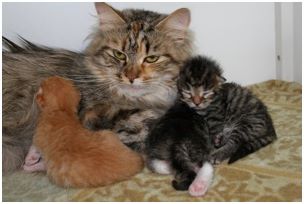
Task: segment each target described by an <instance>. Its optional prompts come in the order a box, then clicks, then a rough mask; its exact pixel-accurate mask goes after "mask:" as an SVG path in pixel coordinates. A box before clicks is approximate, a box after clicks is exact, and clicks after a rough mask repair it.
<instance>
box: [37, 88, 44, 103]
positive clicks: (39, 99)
mask: <svg viewBox="0 0 304 204" xmlns="http://www.w3.org/2000/svg"><path fill="white" fill-rule="evenodd" d="M36 101H37V104H38V105H39V106H40V107H41V108H43V107H44V101H45V100H44V96H43V90H42V88H41V87H40V88H39V90H38V92H37V94H36Z"/></svg>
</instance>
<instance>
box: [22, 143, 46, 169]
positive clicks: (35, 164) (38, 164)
mask: <svg viewBox="0 0 304 204" xmlns="http://www.w3.org/2000/svg"><path fill="white" fill-rule="evenodd" d="M23 170H25V171H27V172H35V171H45V170H46V166H45V163H44V161H43V160H42V157H41V154H40V152H39V151H38V150H37V148H36V147H35V146H34V145H32V146H31V147H30V150H29V152H28V154H27V155H26V157H25V162H24V165H23Z"/></svg>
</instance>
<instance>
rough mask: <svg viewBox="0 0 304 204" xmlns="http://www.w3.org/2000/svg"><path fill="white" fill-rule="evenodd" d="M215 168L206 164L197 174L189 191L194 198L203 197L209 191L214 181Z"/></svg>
mask: <svg viewBox="0 0 304 204" xmlns="http://www.w3.org/2000/svg"><path fill="white" fill-rule="evenodd" d="M213 172H214V169H213V166H212V165H211V164H210V163H209V162H205V163H204V164H203V166H202V168H201V169H200V170H199V171H198V172H197V175H196V177H195V179H194V181H193V182H192V183H191V185H190V187H189V189H188V191H189V194H190V195H192V196H203V195H205V193H206V192H207V190H208V189H209V187H210V185H211V183H212V180H213Z"/></svg>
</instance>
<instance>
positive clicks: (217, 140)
mask: <svg viewBox="0 0 304 204" xmlns="http://www.w3.org/2000/svg"><path fill="white" fill-rule="evenodd" d="M227 139H228V137H225V135H224V133H222V132H221V133H219V134H217V135H216V136H215V137H214V139H213V142H214V146H215V147H216V148H220V147H222V146H224V145H225V144H226V143H227Z"/></svg>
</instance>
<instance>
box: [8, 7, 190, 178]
mask: <svg viewBox="0 0 304 204" xmlns="http://www.w3.org/2000/svg"><path fill="white" fill-rule="evenodd" d="M98 5H103V6H104V8H106V9H107V12H110V13H111V14H113V15H110V16H114V17H119V16H121V17H122V18H123V19H124V21H125V23H123V25H116V24H115V26H112V29H111V30H106V31H105V30H102V29H101V28H100V27H99V28H98V29H97V30H96V31H95V32H94V34H92V40H91V43H90V44H89V46H88V48H87V49H86V50H85V52H84V53H76V52H72V51H68V50H63V49H53V48H47V47H44V46H40V45H39V46H38V45H35V44H33V43H31V42H29V41H27V40H24V39H21V42H22V43H21V44H20V45H16V44H15V43H13V42H11V41H9V40H8V39H5V38H3V42H4V44H5V45H6V46H7V51H4V52H3V55H2V56H3V58H2V59H3V69H2V76H3V89H2V93H3V115H2V117H3V130H4V131H3V145H2V146H3V172H4V173H5V172H8V171H11V170H14V169H17V168H18V167H20V166H21V164H22V162H23V161H24V157H25V154H26V152H27V151H28V149H29V146H30V144H31V140H32V136H33V131H34V130H35V126H36V122H37V115H35V113H36V112H37V108H36V107H34V106H32V103H33V98H34V94H35V93H36V92H37V90H38V87H39V85H40V82H41V81H42V80H43V79H45V78H47V77H50V76H55V75H57V76H61V77H65V78H68V79H71V80H72V81H73V82H74V84H75V86H76V87H77V88H78V90H79V91H80V92H81V96H82V98H81V101H80V105H79V117H80V118H81V120H82V122H83V124H84V125H85V126H86V127H87V128H90V129H105V128H112V129H113V130H114V131H115V132H117V133H119V134H118V135H119V137H120V138H121V139H123V140H124V143H128V144H131V146H132V147H133V146H134V147H135V148H136V149H143V148H144V145H143V144H144V142H143V141H144V139H145V137H146V136H147V129H148V127H147V124H146V123H145V121H147V120H149V119H151V118H155V117H159V116H160V115H161V114H163V113H164V112H165V111H166V110H167V109H168V108H169V107H170V106H171V105H172V103H173V102H174V99H175V97H176V82H175V79H176V77H177V75H178V73H179V69H180V68H181V65H182V62H183V61H184V60H185V59H186V58H187V57H188V56H189V55H190V54H191V50H192V49H191V37H190V35H189V32H188V30H184V31H183V34H184V35H183V40H181V38H180V36H179V38H178V42H176V36H174V34H175V33H176V32H175V31H173V32H172V30H171V31H170V30H168V29H166V26H162V27H161V28H156V24H157V23H159V22H160V21H161V20H163V19H164V18H166V16H167V15H163V14H159V13H155V12H150V11H144V10H123V11H121V12H120V11H117V10H115V9H112V8H110V7H109V6H108V5H106V4H104V3H103V4H102V3H101V4H98ZM116 13H118V15H117V14H116ZM100 15H101V20H103V19H104V18H102V15H104V12H101V13H100ZM177 17H180V15H178V16H177ZM171 19H172V18H171ZM110 22H111V19H110ZM177 22H178V21H177ZM111 25H112V24H111ZM172 35H173V37H172ZM139 48H140V49H139ZM147 48H149V49H150V51H153V52H152V53H153V54H155V52H156V53H157V52H159V53H160V54H164V53H165V57H166V60H164V61H163V62H162V63H155V64H153V66H152V65H151V66H149V67H148V68H147V69H145V71H144V72H143V71H142V70H139V69H142V67H143V66H141V64H134V63H133V62H137V61H138V60H129V61H128V62H127V63H126V62H123V61H119V60H117V59H116V58H115V57H113V56H110V55H111V53H113V50H117V49H119V50H121V51H122V52H125V53H128V55H129V56H128V58H130V59H135V58H138V57H139V56H145V55H151V53H150V54H149V53H147V52H146V50H148V49H147ZM135 69H138V70H135ZM130 70H131V73H132V70H133V71H134V72H138V73H139V72H140V73H141V74H142V75H143V73H144V75H145V79H147V80H144V82H142V84H141V88H140V89H137V88H136V87H135V89H133V88H131V86H130V84H128V82H126V81H123V79H122V76H121V75H122V74H123V73H124V72H130ZM119 75H120V77H119ZM152 76H153V77H152ZM155 76H156V77H155ZM125 78H126V77H125ZM125 78H124V80H126V79H125ZM134 110H140V112H136V113H134V114H137V115H135V117H132V114H127V115H128V117H123V118H121V117H119V116H120V113H121V112H128V113H133V111H134ZM146 113H147V114H146ZM150 113H152V114H150ZM151 115H153V116H151ZM133 119H134V120H133ZM132 120H133V121H134V123H136V124H138V125H136V128H125V129H121V125H116V124H119V121H128V122H129V124H133V121H132ZM116 127H119V128H117V129H115V128H116ZM138 135H140V137H138Z"/></svg>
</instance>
